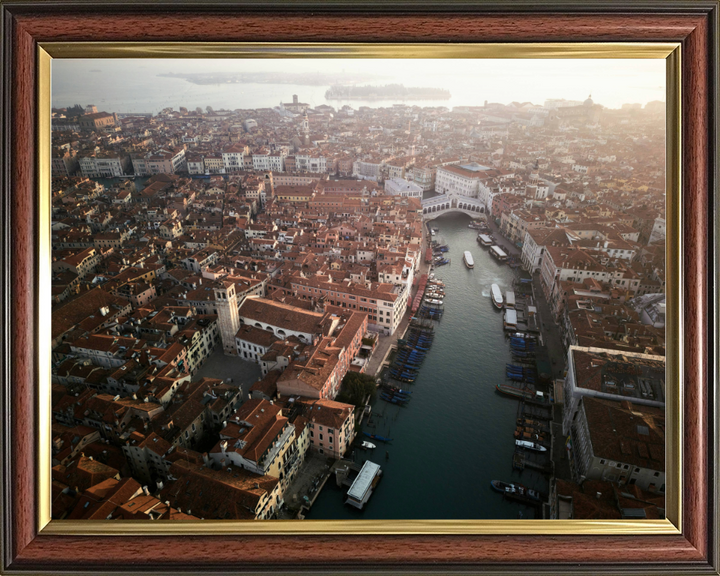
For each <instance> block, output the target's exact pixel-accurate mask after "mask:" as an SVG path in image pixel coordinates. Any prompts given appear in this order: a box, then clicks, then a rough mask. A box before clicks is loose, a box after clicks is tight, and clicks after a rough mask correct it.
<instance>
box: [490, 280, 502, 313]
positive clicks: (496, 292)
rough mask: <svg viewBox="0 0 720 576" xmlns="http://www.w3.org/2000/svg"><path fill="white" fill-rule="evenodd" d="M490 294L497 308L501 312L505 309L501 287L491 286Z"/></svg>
mask: <svg viewBox="0 0 720 576" xmlns="http://www.w3.org/2000/svg"><path fill="white" fill-rule="evenodd" d="M490 293H491V294H490V296H491V298H492V302H493V304H494V305H495V308H497V309H498V310H501V309H502V307H503V296H502V292H500V286H498V285H497V284H493V285H492V286H490Z"/></svg>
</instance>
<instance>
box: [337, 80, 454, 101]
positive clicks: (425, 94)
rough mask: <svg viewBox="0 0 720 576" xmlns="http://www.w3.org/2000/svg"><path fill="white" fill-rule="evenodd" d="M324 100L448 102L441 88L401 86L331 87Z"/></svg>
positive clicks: (448, 95) (445, 91)
mask: <svg viewBox="0 0 720 576" xmlns="http://www.w3.org/2000/svg"><path fill="white" fill-rule="evenodd" d="M325 99H326V100H449V99H450V91H449V90H443V89H442V88H406V87H405V86H403V85H402V84H386V85H385V86H332V87H331V88H330V89H329V90H328V91H327V92H325Z"/></svg>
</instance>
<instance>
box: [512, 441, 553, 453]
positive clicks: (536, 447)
mask: <svg viewBox="0 0 720 576" xmlns="http://www.w3.org/2000/svg"><path fill="white" fill-rule="evenodd" d="M515 446H519V447H520V448H527V449H528V450H535V451H536V452H547V448H545V446H541V445H540V444H538V443H537V442H530V441H529V440H515Z"/></svg>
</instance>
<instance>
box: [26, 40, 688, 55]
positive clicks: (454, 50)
mask: <svg viewBox="0 0 720 576" xmlns="http://www.w3.org/2000/svg"><path fill="white" fill-rule="evenodd" d="M40 46H41V48H42V49H43V50H45V51H47V53H48V54H50V56H51V57H53V58H393V59H400V58H534V59H541V58H655V59H657V58H667V57H668V56H669V55H670V54H671V53H672V52H673V51H674V50H675V49H676V48H677V47H678V46H679V44H678V43H675V42H647V43H638V42H607V43H599V42H595V43H591V42H574V43H573V42H557V43H524V44H519V43H505V44H462V43H461V44H432V43H430V44H413V45H410V44H358V43H348V44H337V43H326V42H318V43H311V42H297V43H293V42H284V43H281V42H278V43H272V42H256V43H233V42H161V43H156V42H43V43H40Z"/></svg>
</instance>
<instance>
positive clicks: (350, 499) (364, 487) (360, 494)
mask: <svg viewBox="0 0 720 576" xmlns="http://www.w3.org/2000/svg"><path fill="white" fill-rule="evenodd" d="M381 477H382V470H381V468H380V465H379V464H375V462H371V461H370V460H366V461H365V464H363V467H362V468H361V469H360V472H359V473H358V475H357V477H356V478H355V480H354V481H353V483H352V484H351V485H350V490H348V492H347V500H345V504H350V505H351V506H354V507H355V508H358V509H359V510H362V509H363V508H364V507H365V504H367V502H368V500H370V496H372V493H373V490H374V489H375V488H376V487H377V485H378V482H380V478H381Z"/></svg>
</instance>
